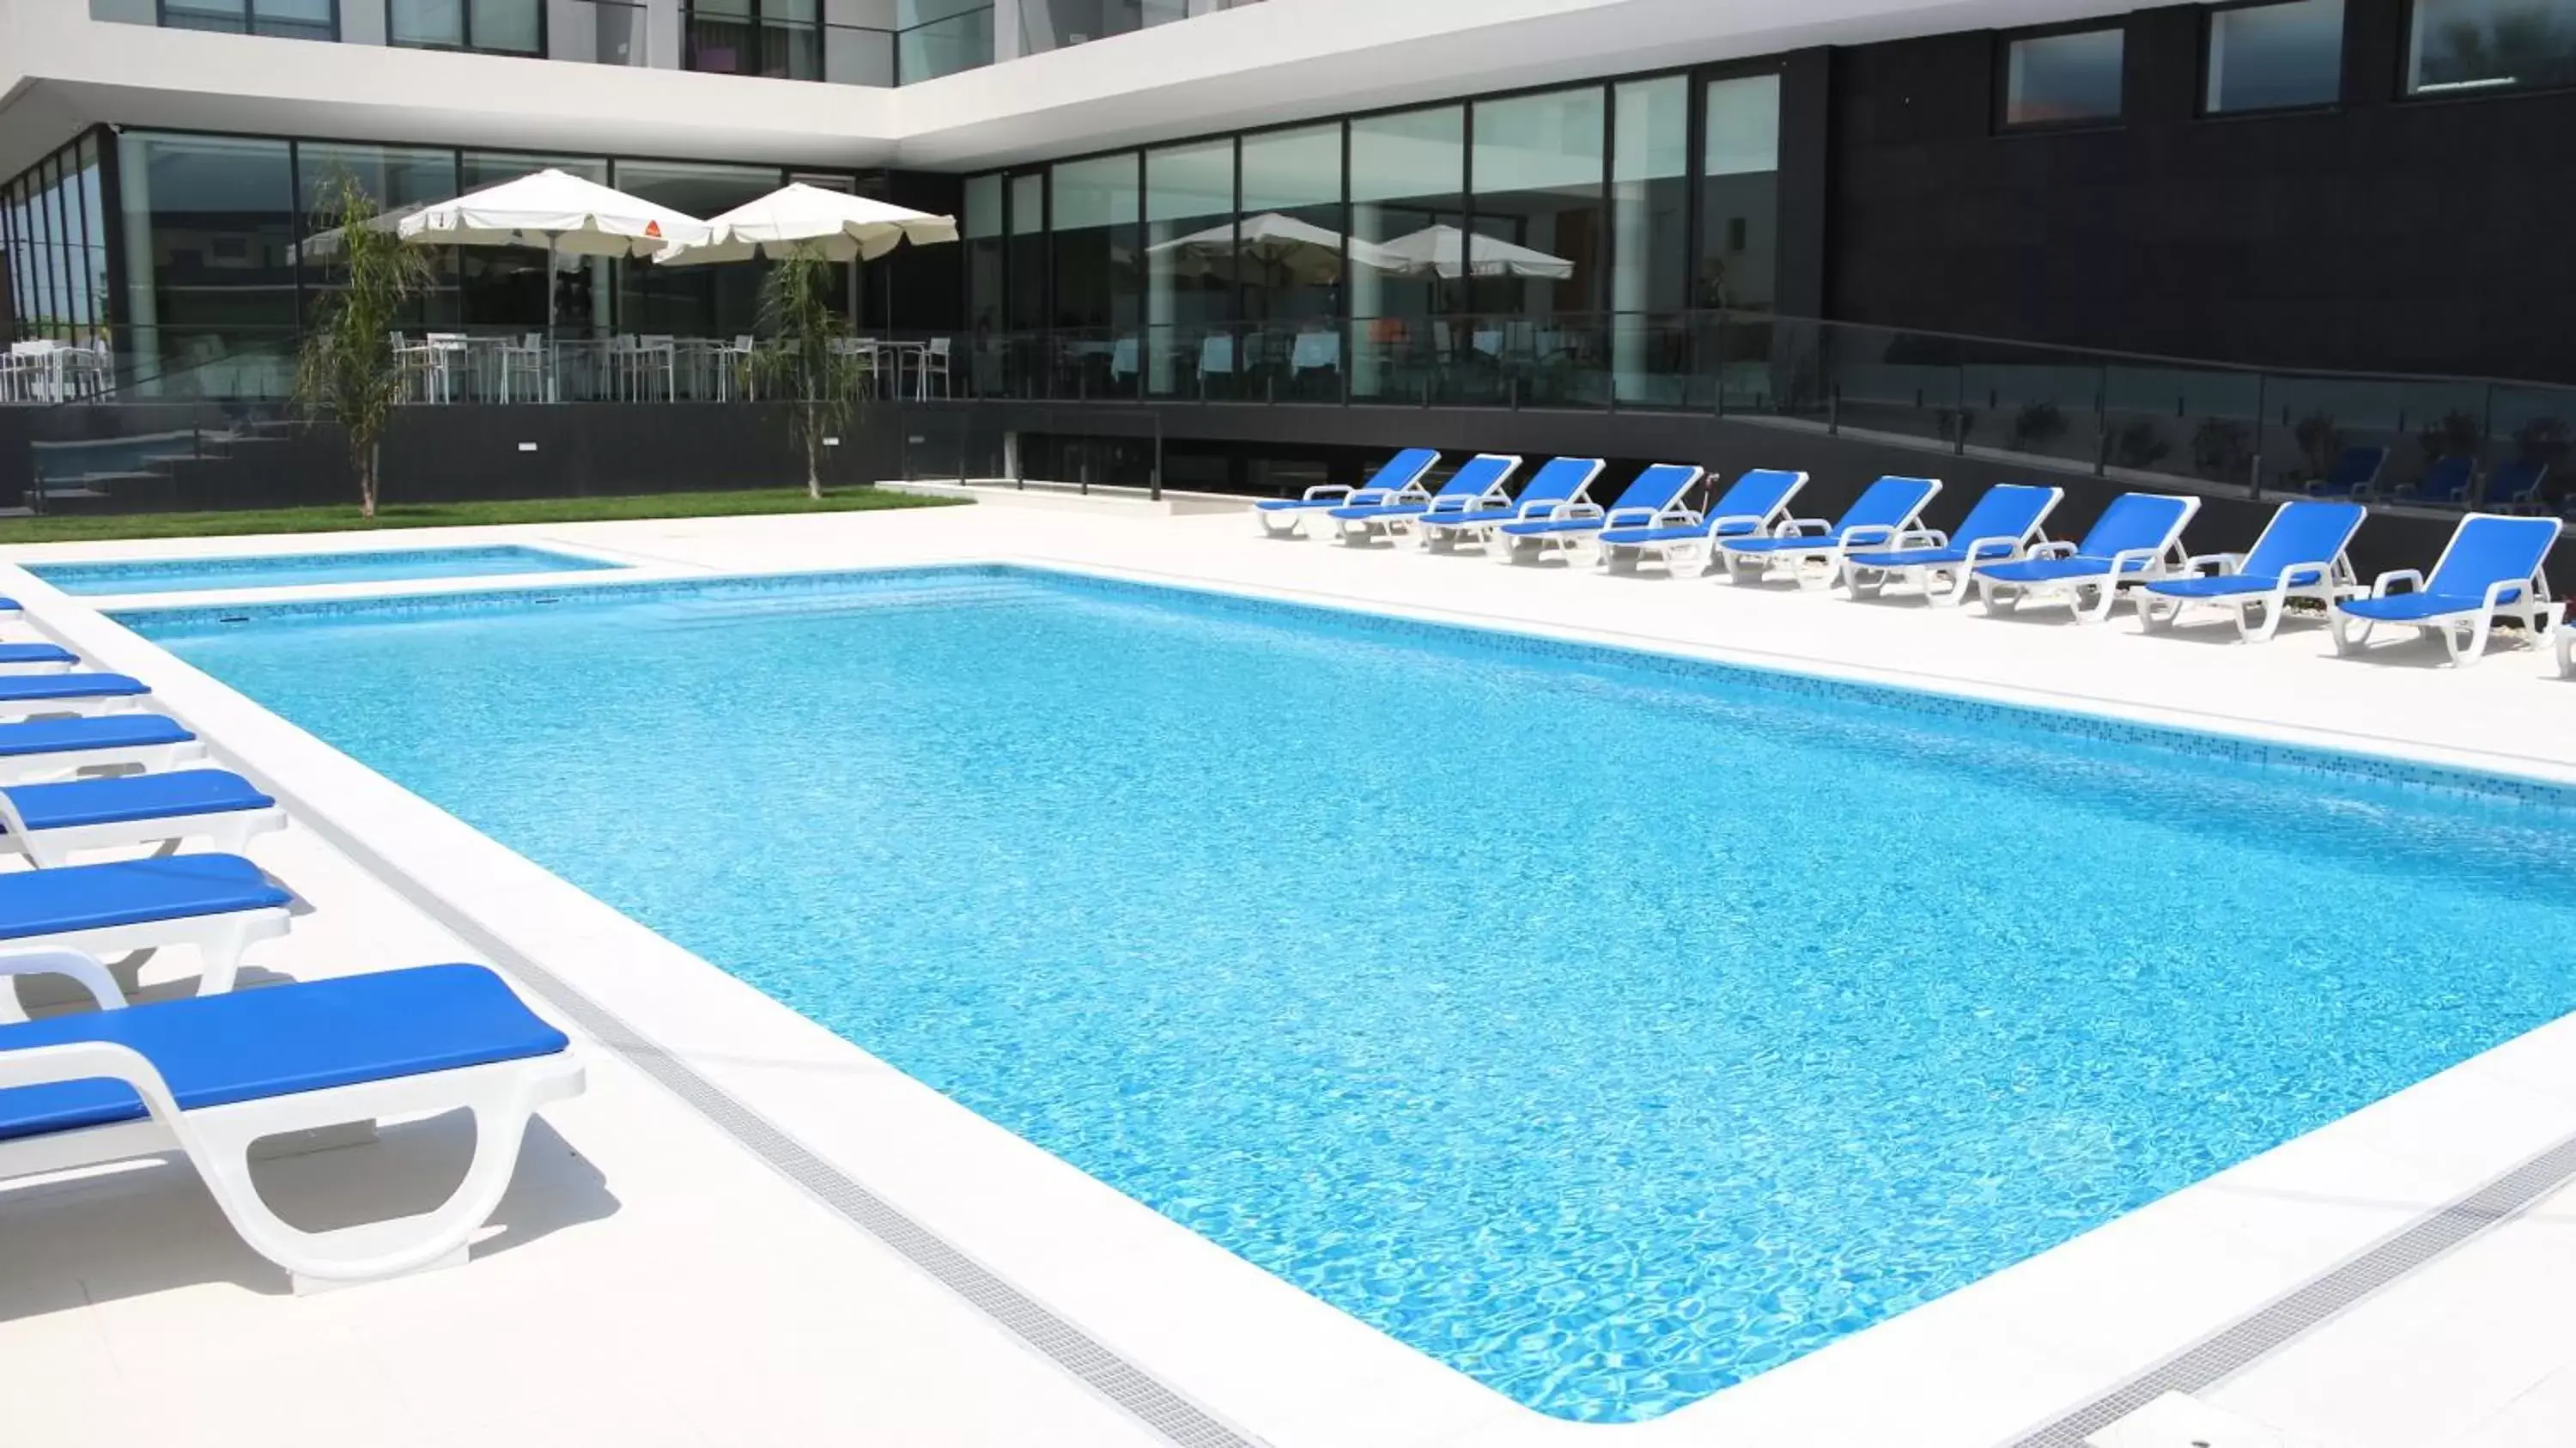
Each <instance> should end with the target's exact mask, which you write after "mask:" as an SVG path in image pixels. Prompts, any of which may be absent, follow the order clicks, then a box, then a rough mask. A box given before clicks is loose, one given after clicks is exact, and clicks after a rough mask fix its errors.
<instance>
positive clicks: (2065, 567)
mask: <svg viewBox="0 0 2576 1448" xmlns="http://www.w3.org/2000/svg"><path fill="white" fill-rule="evenodd" d="M2153 561H2154V560H2152V559H2147V558H2131V559H2129V560H2127V561H2126V562H2124V563H2122V564H2121V565H2120V571H2121V572H2123V573H2136V572H2139V571H2140V570H2142V569H2144V568H2146V566H2147V565H2148V564H2149V563H2151V562H2153ZM2110 571H2111V560H2110V559H2108V558H2087V557H2084V556H2083V555H2082V554H2078V555H2076V556H2075V557H2072V558H2017V559H2014V560H2013V561H2012V562H2010V563H1989V564H1986V565H1985V566H1983V567H1981V568H1979V569H1978V570H1977V572H1978V573H1979V574H1980V575H1981V576H1983V577H1986V578H1991V579H1993V580H1995V581H1996V582H1997V583H2050V582H2054V581H2055V580H2057V579H2060V578H2099V577H2101V576H2102V575H2103V574H2105V573H2108V572H2110Z"/></svg>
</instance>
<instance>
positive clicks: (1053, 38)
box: [1020, 0, 1261, 55]
mask: <svg viewBox="0 0 2576 1448" xmlns="http://www.w3.org/2000/svg"><path fill="white" fill-rule="evenodd" d="M1259 3H1261V0H1020V53H1021V54H1022V55H1036V54H1038V53H1039V52H1041V51H1048V50H1062V49H1064V48H1065V47H1067V46H1072V45H1083V44H1086V43H1088V42H1090V41H1094V40H1106V39H1108V38H1109V37H1111V36H1113V35H1127V34H1132V33H1133V32H1135V31H1139V30H1150V29H1152V28H1154V27H1155V26H1157V25H1169V24H1171V23H1173V22H1174V21H1177V20H1187V19H1189V18H1190V17H1192V16H1194V15H1212V14H1215V13H1216V12H1217V11H1220V10H1235V9H1240V8H1241V7H1243V6H1246V5H1257V4H1259Z"/></svg>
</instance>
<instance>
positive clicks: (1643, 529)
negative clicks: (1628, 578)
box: [1595, 468, 1807, 577]
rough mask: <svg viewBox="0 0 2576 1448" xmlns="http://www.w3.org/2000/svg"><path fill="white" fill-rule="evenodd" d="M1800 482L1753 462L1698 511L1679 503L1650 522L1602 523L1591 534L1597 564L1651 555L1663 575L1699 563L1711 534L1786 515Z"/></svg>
mask: <svg viewBox="0 0 2576 1448" xmlns="http://www.w3.org/2000/svg"><path fill="white" fill-rule="evenodd" d="M1806 485H1807V475H1806V474H1805V473H1796V472H1787V471H1784V470H1782V469H1779V468H1755V469H1753V470H1751V471H1750V472H1747V473H1746V474H1745V475H1744V476H1742V477H1740V478H1737V479H1736V480H1735V482H1734V484H1733V485H1732V486H1730V487H1729V488H1727V490H1726V492H1725V493H1724V494H1723V495H1721V496H1720V497H1719V498H1718V499H1717V501H1715V502H1713V503H1711V504H1709V505H1708V510H1707V511H1706V512H1704V513H1703V512H1696V511H1693V510H1692V509H1689V508H1680V509H1676V510H1673V511H1671V512H1669V513H1667V514H1666V515H1665V516H1663V517H1662V518H1661V519H1659V520H1657V521H1653V522H1648V523H1644V524H1638V525H1634V526H1630V525H1625V524H1621V525H1612V526H1606V527H1604V528H1603V529H1602V530H1601V536H1600V537H1599V538H1598V539H1596V540H1595V541H1596V542H1597V543H1598V544H1599V545H1600V549H1601V566H1602V567H1603V568H1607V569H1615V568H1617V567H1618V566H1619V560H1620V559H1621V558H1622V557H1627V558H1628V559H1629V567H1631V568H1642V567H1644V566H1645V562H1646V560H1647V559H1649V558H1652V559H1654V560H1655V561H1656V562H1658V563H1661V564H1663V565H1664V573H1665V575H1666V576H1667V577H1671V576H1675V575H1678V574H1679V573H1680V572H1681V571H1682V569H1683V568H1685V567H1694V568H1705V567H1706V566H1707V565H1708V557H1709V553H1710V550H1711V549H1712V548H1713V547H1714V546H1715V543H1716V540H1718V539H1721V538H1750V537H1753V536H1755V535H1756V534H1761V533H1768V532H1770V531H1771V530H1772V529H1774V528H1776V527H1778V526H1779V523H1780V520H1781V519H1782V518H1783V517H1786V516H1787V515H1788V512H1789V501H1790V499H1792V498H1795V497H1796V496H1798V490H1799V489H1800V488H1803V487H1805V486H1806Z"/></svg>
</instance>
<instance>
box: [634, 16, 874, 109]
mask: <svg viewBox="0 0 2576 1448" xmlns="http://www.w3.org/2000/svg"><path fill="white" fill-rule="evenodd" d="M743 3H744V4H746V5H748V6H750V7H751V9H750V13H749V14H745V15H733V14H723V15H710V16H709V17H708V18H709V19H712V20H722V21H728V22H736V23H740V24H743V25H748V26H750V27H751V28H752V30H753V32H754V33H755V34H756V33H758V32H759V31H760V30H762V29H763V28H765V27H767V26H770V25H773V24H774V25H777V26H779V27H781V28H785V27H788V26H796V27H800V28H802V29H805V30H809V31H812V32H813V35H814V73H813V74H812V75H810V76H802V75H766V74H763V73H762V72H760V71H757V70H702V69H700V68H699V66H698V25H697V21H698V0H680V42H681V43H680V68H681V69H683V70H687V71H693V72H695V73H697V74H699V75H735V76H744V77H748V78H749V79H752V80H797V81H808V82H812V83H815V84H829V83H831V79H832V77H831V75H830V73H829V65H830V57H829V56H828V55H827V54H826V53H825V47H824V41H825V39H826V38H827V37H826V32H827V31H828V30H831V29H835V28H837V29H844V30H859V29H867V28H869V27H866V26H839V27H835V26H833V25H832V24H831V22H830V21H828V20H826V19H825V18H824V9H825V7H824V4H823V0H815V3H814V17H813V18H812V19H811V20H798V19H789V18H784V17H782V18H780V19H778V20H775V21H773V20H771V19H770V18H769V17H768V16H767V15H766V14H764V13H763V11H764V9H765V8H766V7H767V5H768V4H769V0H743ZM888 33H889V34H893V33H896V32H888ZM902 64H903V61H902V56H901V54H900V53H899V52H898V54H897V55H896V56H895V58H894V61H893V69H894V80H895V84H896V85H901V84H902V83H903V74H902ZM888 88H889V89H891V87H888Z"/></svg>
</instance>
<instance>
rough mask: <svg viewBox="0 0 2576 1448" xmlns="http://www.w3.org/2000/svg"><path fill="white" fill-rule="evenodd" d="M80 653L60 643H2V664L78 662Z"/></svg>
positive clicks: (0, 646) (0, 654) (0, 657)
mask: <svg viewBox="0 0 2576 1448" xmlns="http://www.w3.org/2000/svg"><path fill="white" fill-rule="evenodd" d="M79 662H80V655H78V654H76V653H73V652H72V651H71V650H69V649H67V648H64V647H63V646H62V645H60V644H0V664H77V663H79Z"/></svg>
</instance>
